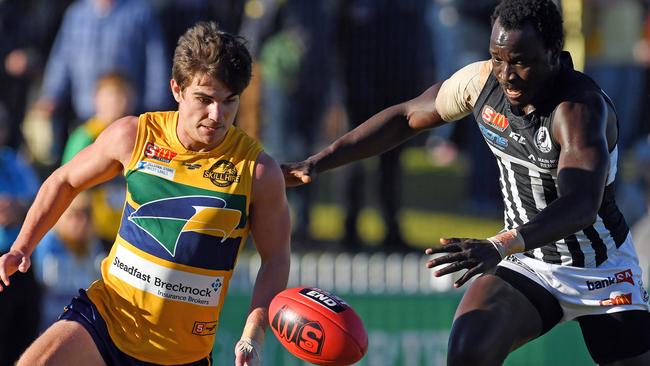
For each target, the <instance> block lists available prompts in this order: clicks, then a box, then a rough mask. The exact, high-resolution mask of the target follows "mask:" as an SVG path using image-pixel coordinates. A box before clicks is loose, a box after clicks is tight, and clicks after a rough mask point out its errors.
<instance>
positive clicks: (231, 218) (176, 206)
mask: <svg viewBox="0 0 650 366" xmlns="http://www.w3.org/2000/svg"><path fill="white" fill-rule="evenodd" d="M241 216H242V213H241V211H239V210H233V209H230V208H226V201H225V200H223V199H221V198H218V197H210V196H184V197H174V198H167V199H161V200H156V201H152V202H148V203H145V204H143V205H142V206H140V207H139V208H138V209H137V210H135V211H134V212H133V213H131V215H129V217H128V219H129V221H131V222H133V223H134V224H135V225H137V226H138V227H139V228H141V229H142V230H144V231H145V232H146V233H147V234H149V235H150V236H151V237H152V238H154V239H155V240H156V242H158V243H159V244H160V245H161V246H162V247H163V248H164V249H165V250H166V251H167V252H168V253H169V254H170V255H171V256H172V257H173V256H175V254H176V248H177V246H178V244H179V243H181V242H182V240H183V234H184V233H187V232H195V233H200V234H205V235H210V236H215V237H221V238H222V239H221V242H224V241H225V240H226V239H227V238H228V237H229V236H230V235H231V234H232V232H233V231H234V230H235V229H236V228H237V226H238V225H239V222H240V220H241Z"/></svg>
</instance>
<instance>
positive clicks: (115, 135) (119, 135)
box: [96, 116, 138, 163]
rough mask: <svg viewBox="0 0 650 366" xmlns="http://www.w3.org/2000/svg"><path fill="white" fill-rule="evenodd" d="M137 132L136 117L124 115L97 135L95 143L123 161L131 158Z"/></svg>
mask: <svg viewBox="0 0 650 366" xmlns="http://www.w3.org/2000/svg"><path fill="white" fill-rule="evenodd" d="M137 133H138V117H136V116H126V117H123V118H120V119H118V120H117V121H115V122H113V123H111V124H110V125H109V126H108V127H107V128H106V129H105V130H104V131H103V132H102V133H101V134H100V135H99V136H98V137H97V141H96V145H97V147H98V148H101V149H102V150H103V151H104V152H105V153H106V154H109V155H111V156H112V157H113V158H115V159H116V160H119V161H121V162H123V163H126V162H128V161H129V160H130V159H131V153H132V152H133V147H134V146H135V139H136V136H137Z"/></svg>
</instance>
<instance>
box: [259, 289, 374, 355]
mask: <svg viewBox="0 0 650 366" xmlns="http://www.w3.org/2000/svg"><path fill="white" fill-rule="evenodd" d="M269 322H270V324H271V329H273V334H275V336H276V337H277V338H278V340H279V341H280V343H282V345H283V346H284V348H286V349H287V350H288V351H289V352H291V353H292V354H293V355H294V356H296V357H298V358H300V359H302V360H305V361H307V362H311V363H313V364H316V365H329V366H343V365H351V364H353V363H355V362H357V361H359V360H360V359H361V358H362V357H363V355H364V354H365V353H366V351H367V350H368V334H367V333H366V329H365V328H364V326H363V322H362V321H361V319H360V318H359V316H358V315H357V313H356V312H355V311H354V310H353V309H352V308H351V307H350V305H348V304H346V303H345V301H343V300H342V299H341V298H340V297H338V296H336V295H334V294H332V293H331V292H328V291H324V290H321V289H319V288H315V287H295V288H289V289H286V290H284V291H282V292H280V293H279V294H277V295H276V296H275V297H274V298H273V300H272V301H271V306H270V307H269Z"/></svg>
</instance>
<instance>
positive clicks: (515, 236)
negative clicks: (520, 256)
mask: <svg viewBox="0 0 650 366" xmlns="http://www.w3.org/2000/svg"><path fill="white" fill-rule="evenodd" d="M487 240H489V241H490V243H492V245H494V248H495V249H496V250H497V251H498V252H499V255H500V256H501V259H503V258H505V257H507V256H509V255H511V254H515V253H521V252H523V251H525V250H526V243H525V242H524V238H523V236H521V233H519V231H517V229H510V230H507V231H503V232H500V233H498V234H497V235H495V236H493V237H490V238H487Z"/></svg>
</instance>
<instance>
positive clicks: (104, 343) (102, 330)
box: [59, 290, 212, 366]
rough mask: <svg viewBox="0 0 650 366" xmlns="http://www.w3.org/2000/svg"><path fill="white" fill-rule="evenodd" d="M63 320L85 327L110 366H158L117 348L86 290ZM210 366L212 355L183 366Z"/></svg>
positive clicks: (72, 304) (64, 312)
mask: <svg viewBox="0 0 650 366" xmlns="http://www.w3.org/2000/svg"><path fill="white" fill-rule="evenodd" d="M62 319H65V320H72V321H75V322H77V323H79V324H81V325H83V327H84V328H85V329H86V330H87V331H88V333H90V336H91V337H92V338H93V341H94V342H95V345H96V346H97V349H98V350H99V353H100V354H101V355H102V358H103V359H104V362H106V365H108V366H113V365H114V366H157V364H154V363H150V362H145V361H140V360H138V359H136V358H133V357H131V356H129V355H127V354H126V353H124V352H122V351H120V350H119V348H117V346H116V345H115V343H113V341H112V340H111V337H110V335H109V334H108V329H107V328H106V322H105V321H104V319H103V318H102V316H101V315H100V314H99V311H97V308H96V307H95V305H94V304H93V303H92V301H90V299H89V298H88V295H86V291H84V290H79V296H77V297H74V298H73V299H72V302H70V305H68V306H66V307H65V310H64V311H63V314H61V316H59V320H62ZM210 365H212V354H210V355H208V357H206V358H204V359H201V360H199V361H196V362H192V363H188V364H184V365H183V366H210Z"/></svg>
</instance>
